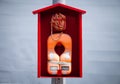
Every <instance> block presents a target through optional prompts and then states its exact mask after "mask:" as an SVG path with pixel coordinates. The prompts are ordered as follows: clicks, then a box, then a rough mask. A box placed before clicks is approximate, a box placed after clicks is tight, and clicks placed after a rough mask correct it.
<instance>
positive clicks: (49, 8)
mask: <svg viewBox="0 0 120 84" xmlns="http://www.w3.org/2000/svg"><path fill="white" fill-rule="evenodd" d="M56 7H61V8H63V9H68V10H72V11H75V12H78V13H82V14H85V13H86V11H84V10H81V9H78V8H74V7H71V6H68V5H64V4H60V3H57V4H53V5H51V6H47V7H45V8H41V9H38V10H34V11H33V14H38V13H41V12H44V11H48V10H51V9H54V8H56Z"/></svg>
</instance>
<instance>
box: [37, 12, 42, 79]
mask: <svg viewBox="0 0 120 84" xmlns="http://www.w3.org/2000/svg"><path fill="white" fill-rule="evenodd" d="M40 23H41V21H40V14H38V51H37V52H38V71H37V72H38V77H40V76H41V33H40V32H41V24H40Z"/></svg>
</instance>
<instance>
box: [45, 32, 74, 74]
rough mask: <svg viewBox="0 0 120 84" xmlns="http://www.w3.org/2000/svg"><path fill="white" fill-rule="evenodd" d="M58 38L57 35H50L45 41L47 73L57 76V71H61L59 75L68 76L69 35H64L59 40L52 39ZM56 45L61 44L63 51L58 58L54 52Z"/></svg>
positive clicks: (70, 55)
mask: <svg viewBox="0 0 120 84" xmlns="http://www.w3.org/2000/svg"><path fill="white" fill-rule="evenodd" d="M58 36H59V33H56V34H52V35H50V36H49V37H48V40H47V49H48V50H47V56H48V64H47V71H48V73H49V74H51V75H58V71H61V75H68V74H70V73H71V71H72V68H71V67H72V63H71V62H72V39H71V37H70V35H68V34H64V33H63V34H61V36H60V38H59V39H57V40H54V39H53V38H56V37H58ZM57 43H61V44H62V45H63V46H64V49H65V50H64V52H63V53H62V54H61V55H60V56H59V55H58V54H57V53H56V51H55V46H56V45H57Z"/></svg>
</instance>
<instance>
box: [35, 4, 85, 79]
mask: <svg viewBox="0 0 120 84" xmlns="http://www.w3.org/2000/svg"><path fill="white" fill-rule="evenodd" d="M55 13H62V14H64V15H65V16H66V30H65V31H64V32H65V33H67V34H69V35H70V36H71V38H72V72H71V73H70V74H69V75H58V76H57V75H50V74H48V71H47V39H48V37H49V35H50V34H51V28H50V27H51V26H50V21H51V17H52V15H53V14H55ZM85 13H86V11H84V10H81V9H77V8H74V7H71V6H67V5H63V4H60V3H58V4H54V5H51V6H48V7H45V8H42V9H38V10H35V11H33V14H38V51H37V52H38V77H82V14H85Z"/></svg>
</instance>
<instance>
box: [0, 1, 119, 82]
mask: <svg viewBox="0 0 120 84" xmlns="http://www.w3.org/2000/svg"><path fill="white" fill-rule="evenodd" d="M51 4H52V0H0V84H50V79H38V78H37V15H32V11H33V10H34V9H38V8H41V7H45V6H48V5H51ZM66 4H67V5H71V6H74V7H77V8H82V9H85V10H86V11H87V13H86V14H85V15H83V71H84V74H83V78H82V79H66V84H120V80H119V79H120V45H119V44H120V34H119V33H120V21H119V19H120V11H119V10H120V1H119V0H66Z"/></svg>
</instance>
